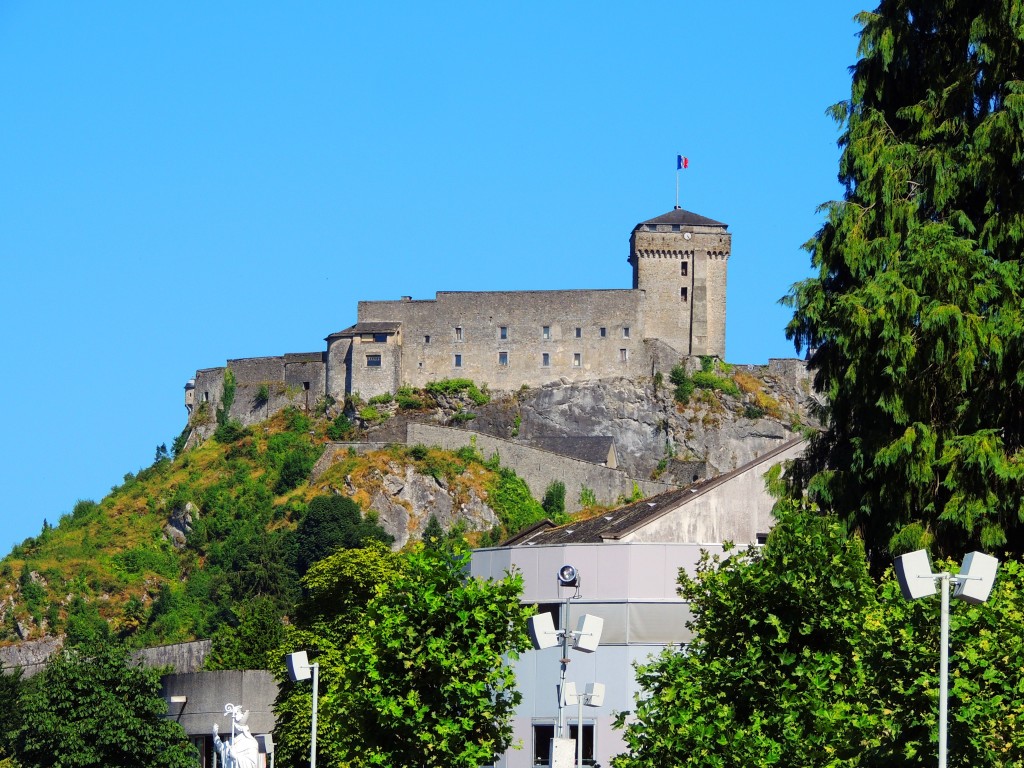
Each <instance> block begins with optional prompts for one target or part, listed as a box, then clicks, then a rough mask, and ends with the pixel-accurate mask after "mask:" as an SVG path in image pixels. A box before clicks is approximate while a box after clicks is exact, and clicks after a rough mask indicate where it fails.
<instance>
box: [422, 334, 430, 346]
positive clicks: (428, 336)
mask: <svg viewBox="0 0 1024 768" xmlns="http://www.w3.org/2000/svg"><path fill="white" fill-rule="evenodd" d="M423 343H424V344H429V343H430V335H429V334H428V335H426V336H424V337H423Z"/></svg>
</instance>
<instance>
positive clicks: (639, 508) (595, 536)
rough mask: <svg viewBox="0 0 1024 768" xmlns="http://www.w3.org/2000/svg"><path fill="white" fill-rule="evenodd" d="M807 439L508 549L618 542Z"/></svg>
mask: <svg viewBox="0 0 1024 768" xmlns="http://www.w3.org/2000/svg"><path fill="white" fill-rule="evenodd" d="M804 439H806V438H803V437H796V438H794V439H792V440H787V441H786V442H785V443H783V444H782V445H780V446H779V447H777V448H775V449H773V450H771V451H769V452H768V453H765V454H762V455H761V456H758V457H757V458H756V459H754V460H753V461H750V462H747V463H746V464H744V465H743V466H740V467H737V468H736V469H734V470H732V471H731V472H726V473H725V474H722V475H719V476H718V477H713V478H711V479H710V480H702V481H701V482H699V483H694V484H693V485H690V486H687V487H686V488H681V489H679V490H675V491H665V493H659V494H658V495H656V496H651V497H650V498H649V499H644V500H643V501H637V502H634V503H633V504H627V505H626V506H624V507H619V508H618V509H613V510H611V511H609V512H605V513H604V514H602V515H597V516H596V517H592V518H590V519H589V520H574V521H572V522H571V523H567V524H566V525H563V526H560V527H554V524H553V523H551V521H545V522H547V523H548V525H547V526H544V525H541V524H538V525H535V526H533V527H532V528H529V529H527V530H525V531H521V532H520V533H518V534H516V535H515V536H513V537H512V538H511V539H509V540H508V541H506V542H504V545H505V546H513V545H514V546H527V545H542V544H543V545H551V544H600V543H601V542H604V541H615V540H616V539H621V538H622V537H623V536H625V535H627V534H630V533H632V532H633V531H635V530H637V529H638V528H642V527H643V526H645V525H647V524H648V523H650V522H653V521H654V520H657V519H658V518H659V517H661V516H662V515H666V514H668V513H669V512H671V511H672V510H674V509H677V508H679V507H681V506H682V505H683V504H688V503H689V502H690V501H692V500H693V499H696V498H699V497H700V496H701V495H703V494H705V493H707V492H708V491H710V490H712V489H714V488H717V487H718V486H720V485H723V484H725V483H727V482H729V481H730V480H731V479H732V478H734V477H736V476H737V475H740V474H742V473H743V472H746V471H747V470H749V469H750V468H751V467H754V466H756V465H757V464H760V463H761V462H764V461H767V460H770V459H772V458H774V457H775V456H778V455H779V454H781V453H784V452H785V451H787V450H789V449H790V448H791V447H792V446H793V445H795V444H797V443H799V442H801V441H802V440H804Z"/></svg>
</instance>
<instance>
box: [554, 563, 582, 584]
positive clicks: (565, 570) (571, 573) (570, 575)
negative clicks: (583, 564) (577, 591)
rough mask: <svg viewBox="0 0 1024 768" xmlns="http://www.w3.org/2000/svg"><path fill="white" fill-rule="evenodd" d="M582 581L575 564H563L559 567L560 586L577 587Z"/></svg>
mask: <svg viewBox="0 0 1024 768" xmlns="http://www.w3.org/2000/svg"><path fill="white" fill-rule="evenodd" d="M579 583H580V574H579V571H577V570H576V569H575V568H574V567H573V566H571V565H563V566H562V567H561V568H559V569H558V586H560V587H577V586H579Z"/></svg>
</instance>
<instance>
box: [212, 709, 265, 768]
mask: <svg viewBox="0 0 1024 768" xmlns="http://www.w3.org/2000/svg"><path fill="white" fill-rule="evenodd" d="M224 714H225V716H227V717H230V718H231V741H230V742H227V741H223V740H222V739H221V737H220V729H219V728H218V727H217V724H216V723H214V724H213V746H214V747H216V748H217V754H219V755H220V759H221V762H222V763H223V765H224V768H256V761H257V760H258V759H259V754H260V747H259V744H257V743H256V739H255V737H253V735H252V732H251V731H250V730H249V726H248V725H247V724H246V723H247V722H248V720H249V712H248V710H246V712H245V713H243V712H242V708H241V707H236V706H235V705H234V704H228V705H226V706H225V707H224Z"/></svg>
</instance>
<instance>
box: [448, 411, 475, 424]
mask: <svg viewBox="0 0 1024 768" xmlns="http://www.w3.org/2000/svg"><path fill="white" fill-rule="evenodd" d="M475 418H476V414H475V413H471V412H470V411H456V412H455V413H453V414H452V417H451V419H449V421H450V422H451V423H452V424H465V423H466V422H467V421H472V420H473V419H475Z"/></svg>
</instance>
